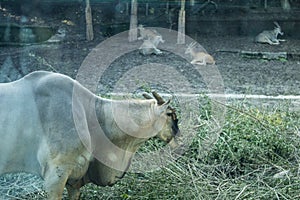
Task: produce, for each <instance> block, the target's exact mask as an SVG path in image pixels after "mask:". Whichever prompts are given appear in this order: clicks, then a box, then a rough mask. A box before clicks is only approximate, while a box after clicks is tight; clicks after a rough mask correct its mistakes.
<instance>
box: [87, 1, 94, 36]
mask: <svg viewBox="0 0 300 200" xmlns="http://www.w3.org/2000/svg"><path fill="white" fill-rule="evenodd" d="M85 20H86V39H87V40H88V41H91V40H93V39H94V31H93V17H92V9H91V5H90V0H86V7H85Z"/></svg>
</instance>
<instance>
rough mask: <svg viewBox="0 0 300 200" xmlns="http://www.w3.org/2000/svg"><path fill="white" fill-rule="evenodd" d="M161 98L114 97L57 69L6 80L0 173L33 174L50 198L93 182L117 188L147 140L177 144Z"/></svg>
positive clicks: (0, 103)
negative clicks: (100, 94)
mask: <svg viewBox="0 0 300 200" xmlns="http://www.w3.org/2000/svg"><path fill="white" fill-rule="evenodd" d="M154 96H155V97H156V99H157V100H154V99H152V100H120V101H116V100H108V99H104V98H100V97H98V96H96V95H94V94H93V93H91V92H90V91H89V90H87V89H86V88H84V87H83V86H82V85H80V84H79V83H78V82H77V81H75V80H73V79H71V78H69V77H67V76H65V75H62V74H58V73H51V72H43V71H39V72H33V73H31V74H29V75H27V76H25V77H24V78H22V79H20V80H17V81H15V82H11V83H2V84H0V114H1V116H0V138H1V139H0V155H1V157H0V174H4V173H12V172H21V171H23V172H30V173H36V174H38V175H40V176H41V177H42V178H43V179H44V180H45V190H46V192H47V193H48V199H55V200H56V199H61V198H62V193H63V189H64V187H65V186H66V188H67V190H68V194H69V197H70V199H78V198H79V195H80V193H79V188H80V187H81V186H83V185H85V184H86V183H89V182H93V183H95V184H97V185H100V186H106V185H113V184H114V183H115V182H116V181H117V180H118V179H120V178H122V177H123V175H124V174H125V172H126V170H127V169H128V167H129V165H130V161H131V159H132V156H133V155H134V153H135V152H136V151H137V149H138V147H139V146H140V145H141V144H142V143H143V142H145V141H146V140H147V139H149V138H150V137H153V136H156V135H157V136H158V137H160V138H161V139H162V140H164V141H166V142H169V141H171V140H172V141H173V139H174V137H175V135H176V134H177V133H178V132H179V129H178V126H177V122H178V120H177V118H176V114H175V111H174V109H172V108H170V107H169V106H168V102H167V103H164V102H163V100H162V99H160V98H159V97H157V94H155V93H154Z"/></svg>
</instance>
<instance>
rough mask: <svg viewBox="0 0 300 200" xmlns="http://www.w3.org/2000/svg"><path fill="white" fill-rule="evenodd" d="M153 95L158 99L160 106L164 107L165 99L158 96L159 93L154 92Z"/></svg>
mask: <svg viewBox="0 0 300 200" xmlns="http://www.w3.org/2000/svg"><path fill="white" fill-rule="evenodd" d="M152 95H153V96H154V98H155V99H156V101H157V104H158V105H163V104H164V103H165V101H164V100H163V98H162V97H161V96H159V94H157V92H155V91H153V92H152Z"/></svg>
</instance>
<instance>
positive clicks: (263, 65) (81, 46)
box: [0, 8, 300, 96]
mask: <svg viewBox="0 0 300 200" xmlns="http://www.w3.org/2000/svg"><path fill="white" fill-rule="evenodd" d="M76 9H77V8H76ZM76 9H75V11H76ZM80 9H81V11H80V12H79V11H76V12H75V11H74V10H72V9H70V10H68V11H66V10H64V9H63V8H61V10H58V11H57V12H58V13H61V15H53V16H52V18H49V16H48V18H47V21H46V20H45V19H46V16H45V17H44V19H43V20H39V18H37V22H36V24H43V25H44V24H47V25H51V24H52V25H53V26H56V27H57V26H58V25H60V26H64V27H65V29H66V30H67V34H66V37H65V39H64V40H63V41H62V42H60V43H53V44H47V43H42V44H35V45H26V46H1V45H0V67H1V70H0V82H9V81H13V80H16V79H19V78H21V77H22V76H24V75H26V74H28V73H29V72H31V71H35V70H50V71H56V72H60V73H63V74H66V75H69V76H71V77H73V78H76V75H77V72H78V69H79V68H80V66H81V64H82V62H83V61H84V60H85V58H86V57H87V55H88V54H89V53H90V52H91V51H92V50H93V49H94V48H95V47H96V46H97V45H98V44H100V43H101V42H102V41H104V40H106V39H107V38H108V36H107V35H105V34H103V33H102V32H101V30H100V29H99V27H98V25H99V24H97V23H95V27H94V32H95V39H94V40H93V41H91V42H87V41H86V40H85V26H80V25H78V24H75V25H70V24H68V21H67V22H66V21H63V20H62V19H71V21H75V22H76V21H77V22H82V23H84V15H83V12H82V9H83V8H80ZM5 12H6V13H7V12H8V11H5ZM5 12H4V13H1V12H0V14H5ZM62 13H63V14H62ZM74 13H76V14H74ZM100 14H101V13H100V12H97V11H96V12H94V17H95V21H96V22H97V21H98V20H99V21H101V18H100V17H99V16H100ZM62 15H63V16H62ZM98 15H99V16H98ZM11 16H17V14H16V15H11ZM11 18H12V19H11V20H12V21H13V20H14V21H15V22H17V21H16V19H17V18H16V17H14V18H13V17H11ZM39 21H41V22H39ZM71 21H70V22H71ZM99 21H98V22H99ZM15 22H14V23H15ZM112 37H113V36H112ZM190 37H192V38H193V39H195V40H197V41H198V42H199V44H201V45H202V46H203V48H204V49H205V50H206V51H207V52H208V53H210V54H211V55H212V56H213V57H214V58H215V60H216V66H213V67H212V66H209V65H208V66H200V67H198V68H199V69H200V70H203V71H206V70H208V69H210V68H215V67H216V70H217V71H218V72H219V73H220V76H221V81H223V82H224V89H225V91H224V92H226V93H229V94H232V93H234V94H257V95H263V94H264V95H275V96H276V95H300V56H299V55H300V40H297V39H294V38H288V36H286V37H285V36H283V37H284V39H286V40H287V41H286V42H282V43H281V44H280V45H267V44H256V43H254V42H253V37H252V36H247V37H246V36H232V35H223V36H213V37H208V36H201V35H196V36H193V35H190ZM164 39H165V40H168V38H164ZM114 45H115V46H118V44H114ZM163 45H166V44H161V45H160V46H159V47H161V48H163V47H164V46H163ZM109 48H110V47H109ZM112 48H113V47H112ZM182 51H183V52H184V49H183V50H182ZM243 51H249V52H269V53H273V52H286V53H287V55H288V57H287V59H272V60H267V59H261V58H259V57H256V58H249V57H247V56H245V55H244V54H241V52H243ZM188 61H190V58H187V60H185V59H182V57H180V56H178V55H176V54H174V53H172V52H169V51H163V54H162V55H150V56H143V55H141V54H139V52H138V51H132V52H130V53H128V54H126V55H123V56H120V57H117V58H116V59H115V61H114V62H113V63H112V64H111V66H110V67H109V68H107V70H106V71H105V73H104V75H103V76H102V77H101V79H100V84H99V87H98V91H96V92H97V93H101V94H105V93H107V92H112V91H113V90H115V89H116V88H115V86H116V83H118V81H119V79H120V78H122V77H123V75H124V74H126V73H127V72H129V71H130V69H132V68H133V67H136V66H141V65H145V64H149V63H150V64H151V63H160V64H163V65H171V66H173V67H174V69H175V70H176V71H177V72H178V74H177V75H176V76H175V75H174V74H173V73H169V74H163V73H161V72H160V70H156V69H155V68H154V69H153V71H150V72H151V73H153V74H156V75H157V77H160V76H162V74H163V76H162V77H161V79H164V80H172V81H169V82H176V83H177V84H178V85H179V87H177V86H176V89H178V91H179V92H191V93H213V92H215V91H209V90H208V89H207V80H204V77H201V75H199V73H198V72H197V71H195V67H193V66H192V65H191V64H189V62H188ZM97 62H101V58H99V61H97ZM141 70H143V69H141ZM155 70H156V71H155ZM135 75H138V74H135ZM182 75H183V77H184V79H185V80H183V79H181V78H179V77H180V76H182ZM208 78H209V77H208ZM87 79H88V77H87ZM128 79H131V78H130V76H129V77H127V80H128ZM158 79H159V78H158ZM174 80H175V81H174ZM186 80H187V81H186ZM181 81H182V82H181ZM131 82H132V83H131V84H133V85H134V84H135V83H137V82H143V80H142V78H141V77H133V76H132V80H131ZM160 84H163V83H157V85H156V86H154V87H163V86H159V85H160ZM187 84H188V85H187ZM151 86H152V85H151ZM118 87H119V86H118ZM120 87H121V88H120V89H119V90H118V91H120V92H121V91H122V85H121V86H120ZM126 87H127V86H126V85H124V89H126ZM187 90H191V91H187ZM124 91H126V90H124ZM174 92H176V91H174Z"/></svg>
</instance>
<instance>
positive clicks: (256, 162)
mask: <svg viewBox="0 0 300 200" xmlns="http://www.w3.org/2000/svg"><path fill="white" fill-rule="evenodd" d="M233 107H234V108H236V109H231V108H228V109H227V113H226V120H225V124H224V127H223V129H222V132H221V133H220V136H219V139H218V140H217V142H216V143H215V144H214V145H212V146H211V148H210V150H209V151H207V152H202V151H203V148H201V146H202V145H203V144H205V140H206V138H207V136H209V131H210V128H209V123H206V125H204V126H201V127H200V128H199V129H198V130H197V134H196V136H195V137H194V139H193V141H192V143H191V145H190V146H189V147H188V149H187V151H186V152H185V153H184V154H183V156H181V157H180V158H178V159H177V160H176V161H174V162H171V163H170V164H169V165H167V166H165V167H164V168H162V169H160V170H156V171H153V172H145V173H144V174H135V173H128V174H127V175H126V176H125V177H124V178H123V179H122V180H121V181H120V182H118V183H117V184H116V185H115V186H113V187H104V188H100V187H96V186H94V185H88V186H87V187H84V188H83V190H82V192H83V194H82V199H99V198H100V199H222V200H223V199H228V200H232V199H299V198H300V132H299V125H300V114H299V113H296V112H294V111H292V110H291V109H290V106H289V105H288V104H278V105H275V106H272V107H271V108H270V107H269V108H267V107H259V106H253V105H249V104H247V103H245V102H243V103H234V104H233ZM209 108H210V104H209V103H208V106H207V109H209ZM204 110H205V107H204V108H203V107H202V108H201V112H203V111H204ZM206 113H210V112H209V110H208V112H206ZM199 117H200V118H201V122H204V124H205V122H206V121H207V120H209V116H208V115H207V114H205V115H203V114H200V113H199ZM156 143H157V141H155V140H153V141H149V142H148V143H147V144H146V145H145V146H143V147H142V150H143V151H145V150H147V148H149V151H151V150H153V145H154V146H156V147H157V146H159V145H156Z"/></svg>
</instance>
